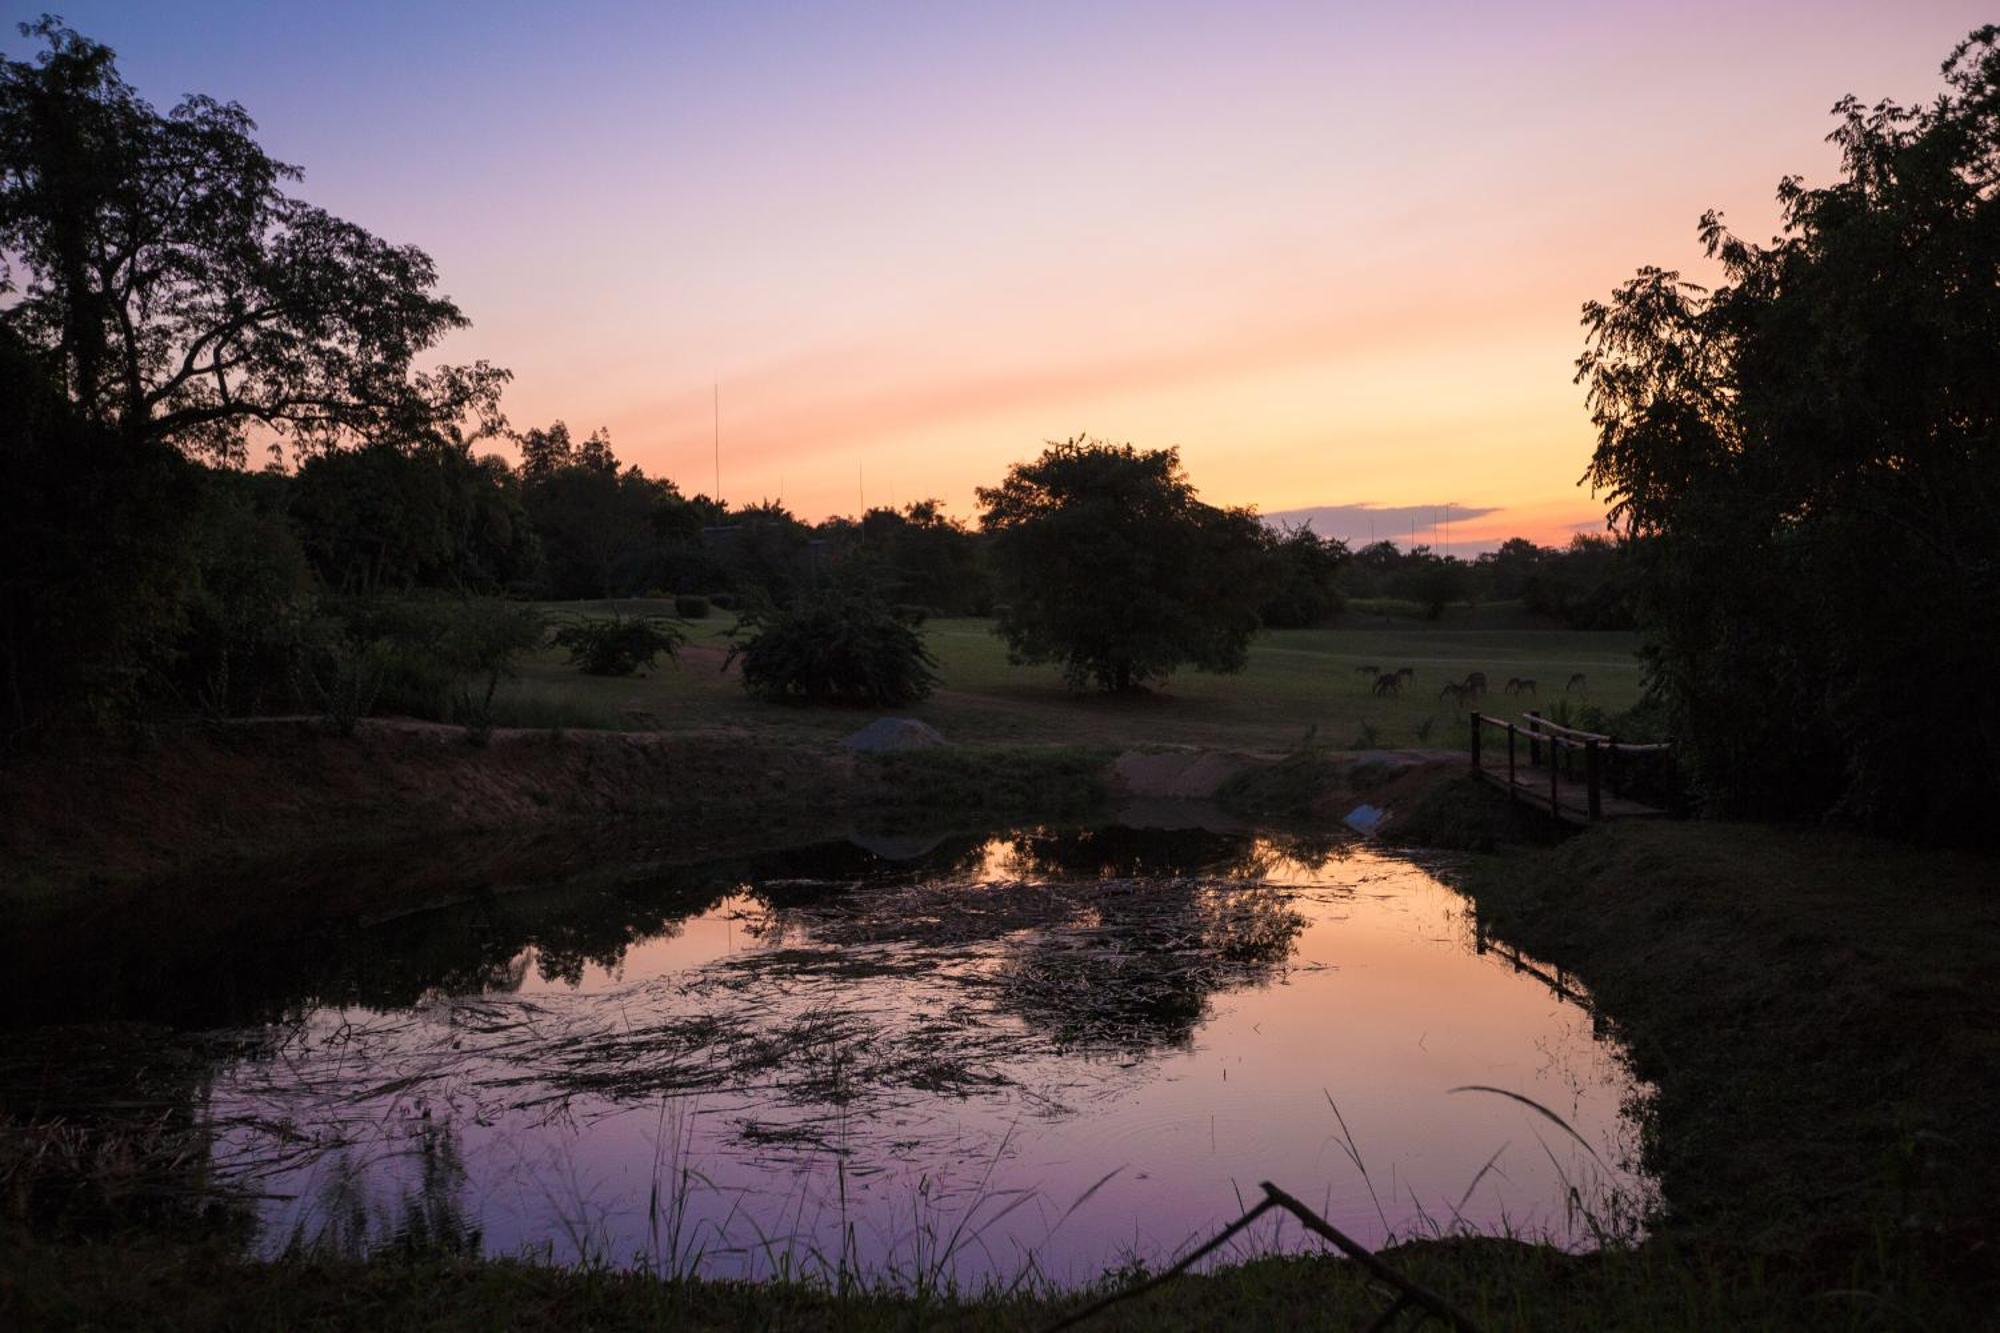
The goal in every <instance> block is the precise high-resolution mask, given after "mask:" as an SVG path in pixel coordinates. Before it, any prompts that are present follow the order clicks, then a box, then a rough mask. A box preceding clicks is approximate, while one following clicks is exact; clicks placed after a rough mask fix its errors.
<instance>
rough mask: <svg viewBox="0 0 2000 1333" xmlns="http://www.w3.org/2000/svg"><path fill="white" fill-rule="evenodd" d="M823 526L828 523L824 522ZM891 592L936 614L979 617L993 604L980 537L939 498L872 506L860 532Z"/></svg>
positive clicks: (861, 547) (861, 546)
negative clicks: (899, 505) (898, 506)
mask: <svg viewBox="0 0 2000 1333" xmlns="http://www.w3.org/2000/svg"><path fill="white" fill-rule="evenodd" d="M823 530H824V525H823ZM856 536H857V538H858V541H857V543H856V545H857V547H858V551H859V553H860V554H861V555H862V556H863V557H864V558H866V559H868V560H870V561H871V562H872V563H873V565H874V567H875V568H876V569H877V570H878V571H879V577H880V578H881V580H882V582H883V583H884V584H885V585H886V587H887V588H888V590H889V593H890V595H891V596H893V597H894V598H895V599H896V600H897V601H898V602H899V603H901V604H904V605H908V606H922V607H928V608H931V609H932V610H933V611H935V612H936V614H938V615H947V616H976V615H985V614H987V613H988V612H989V611H990V610H991V609H992V606H993V585H992V580H991V578H990V577H989V576H988V575H987V572H986V568H985V564H984V562H983V561H982V560H981V559H980V552H979V539H978V538H977V537H976V536H974V535H973V533H972V532H970V531H969V530H968V529H967V528H966V526H965V525H964V524H963V523H960V522H959V521H958V520H957V519H954V518H951V517H949V516H948V515H946V514H945V512H944V509H943V506H942V505H941V504H940V503H939V502H938V501H936V500H919V501H917V502H916V503H914V504H908V505H905V506H903V508H902V509H900V510H896V509H871V510H869V511H868V512H867V513H866V514H864V515H862V518H861V524H860V529H859V531H858V533H857V534H856Z"/></svg>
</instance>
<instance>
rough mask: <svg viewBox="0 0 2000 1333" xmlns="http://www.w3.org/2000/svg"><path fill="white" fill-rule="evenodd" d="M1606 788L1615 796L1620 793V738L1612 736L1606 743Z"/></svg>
mask: <svg viewBox="0 0 2000 1333" xmlns="http://www.w3.org/2000/svg"><path fill="white" fill-rule="evenodd" d="M1604 790H1606V791H1608V792H1610V793H1611V794H1612V795H1613V796H1616V795H1617V794H1618V738H1617V737H1616V736H1613V737H1611V738H1610V739H1609V740H1607V741H1606V742H1605V743H1604Z"/></svg>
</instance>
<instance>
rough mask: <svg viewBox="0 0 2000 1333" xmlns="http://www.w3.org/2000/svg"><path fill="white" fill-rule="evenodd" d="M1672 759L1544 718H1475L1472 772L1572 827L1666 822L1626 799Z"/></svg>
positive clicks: (1662, 750)
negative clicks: (1643, 774)
mask: <svg viewBox="0 0 2000 1333" xmlns="http://www.w3.org/2000/svg"><path fill="white" fill-rule="evenodd" d="M1671 753H1672V747H1671V746H1667V745H1632V744H1628V743H1626V742H1624V741H1620V740H1617V739H1615V738H1614V737H1611V736H1606V735H1603V734H1601V733H1599V732H1595V731H1579V730H1578V729H1577V728H1575V727H1565V726H1560V725H1558V724H1557V723H1554V722H1551V721H1549V720H1548V719H1547V718H1545V717H1543V716H1542V715H1541V714H1540V713H1534V712H1530V713H1525V714H1523V715H1522V717H1521V720H1520V722H1519V723H1514V722H1509V721H1507V720H1505V719H1504V718H1497V717H1489V716H1487V715H1486V714H1485V713H1480V712H1475V713H1473V714H1472V771H1473V772H1475V773H1477V774H1478V775H1479V776H1480V777H1482V778H1484V779H1486V781H1488V782H1490V783H1492V784H1493V785H1494V786H1496V787H1498V788H1500V789H1501V790H1502V791H1504V792H1506V793H1507V795H1508V796H1509V798H1511V799H1513V800H1516V801H1525V802H1527V803H1528V804H1529V805H1532V806H1534V807H1535V808H1536V809H1539V810H1546V811H1548V812H1549V813H1550V814H1552V815H1554V816H1555V817H1556V818H1558V819H1566V820H1568V821H1570V822H1571V823H1573V824H1588V823H1592V822H1594V821H1596V820H1600V819H1659V818H1661V817H1663V816H1665V815H1666V814H1667V813H1668V811H1667V810H1665V809H1664V808H1662V807H1660V806H1656V805H1648V804H1646V803H1645V802H1644V801H1640V800H1635V799H1633V798H1632V797H1630V796H1628V795H1626V794H1624V793H1625V791H1626V790H1627V789H1628V788H1629V785H1630V783H1631V781H1632V779H1634V778H1636V777H1638V776H1639V775H1640V769H1641V768H1642V767H1643V766H1645V765H1648V764H1653V763H1657V762H1659V761H1660V760H1662V759H1665V758H1666V757H1667V756H1669V755H1670V754H1671Z"/></svg>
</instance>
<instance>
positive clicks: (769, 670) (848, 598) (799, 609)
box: [725, 588, 937, 707]
mask: <svg viewBox="0 0 2000 1333" xmlns="http://www.w3.org/2000/svg"><path fill="white" fill-rule="evenodd" d="M738 630H739V632H740V631H743V630H749V631H751V636H750V638H749V639H748V640H747V641H746V642H743V643H740V644H737V645H736V646H734V647H732V648H731V649H730V650H729V660H730V661H731V662H733V661H735V660H736V659H737V658H739V657H740V658H742V660H743V687H744V688H745V689H747V690H749V691H750V692H751V693H752V694H755V695H758V696H759V697H761V698H766V699H775V700H788V701H803V702H806V703H833V702H844V703H863V704H875V705H878V706H882V707H895V706H897V705H901V704H907V703H914V702H915V701H917V700H918V699H922V698H925V697H927V696H928V695H929V694H930V692H931V690H932V688H933V687H934V686H935V685H936V684H937V675H936V673H935V672H934V671H933V670H932V668H934V667H936V666H937V659H936V658H934V657H932V656H931V654H930V650H929V649H927V648H925V647H924V641H923V636H922V635H920V634H918V633H917V630H916V627H915V626H913V625H911V624H910V623H909V622H908V621H906V620H905V619H903V618H902V617H901V616H899V615H897V613H896V611H895V610H894V609H893V608H891V607H890V606H889V604H888V603H887V602H885V601H883V600H882V599H881V598H880V597H879V596H876V595H875V594H873V593H871V592H867V591H860V590H846V589H839V588H821V589H814V590H812V591H809V592H804V593H801V594H800V595H799V596H798V597H797V598H796V599H794V600H793V602H792V604H791V605H790V606H788V607H786V608H785V609H784V610H782V611H770V610H761V609H753V610H751V611H747V612H745V613H744V617H743V623H742V624H741V625H740V626H738ZM725 665H726V664H725Z"/></svg>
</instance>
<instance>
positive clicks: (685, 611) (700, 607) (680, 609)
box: [674, 592, 708, 620]
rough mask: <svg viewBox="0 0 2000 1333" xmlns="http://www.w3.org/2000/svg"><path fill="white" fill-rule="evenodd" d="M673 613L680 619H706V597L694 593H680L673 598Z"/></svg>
mask: <svg viewBox="0 0 2000 1333" xmlns="http://www.w3.org/2000/svg"><path fill="white" fill-rule="evenodd" d="M674 614H675V615H677V616H679V617H680V618H681V619H682V620H706V619H708V598H706V597H702V596H699V595H698V594H695V593H685V592H684V593H682V594H681V595H680V596H678V597H676V598H674Z"/></svg>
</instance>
